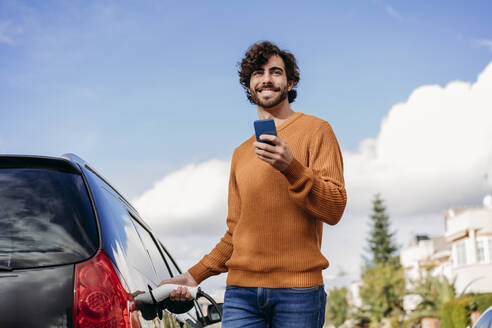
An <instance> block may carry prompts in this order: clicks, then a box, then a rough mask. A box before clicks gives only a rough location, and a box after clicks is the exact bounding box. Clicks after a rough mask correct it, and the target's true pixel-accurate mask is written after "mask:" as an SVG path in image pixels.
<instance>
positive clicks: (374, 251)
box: [359, 194, 405, 327]
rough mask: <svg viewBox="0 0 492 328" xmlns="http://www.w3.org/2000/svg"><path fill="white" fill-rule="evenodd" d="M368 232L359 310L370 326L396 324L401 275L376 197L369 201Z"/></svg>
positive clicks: (380, 202) (402, 290) (402, 285)
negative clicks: (371, 205) (367, 258)
mask: <svg viewBox="0 0 492 328" xmlns="http://www.w3.org/2000/svg"><path fill="white" fill-rule="evenodd" d="M372 209H373V213H372V215H371V223H372V227H371V231H370V235H369V238H368V240H367V241H368V243H369V252H370V257H371V258H370V259H369V260H368V261H366V264H365V267H364V268H363V269H362V285H361V287H360V289H359V293H360V297H361V299H362V303H363V306H362V310H363V313H365V315H367V316H368V317H369V318H370V320H371V326H373V327H377V326H380V324H381V322H382V321H383V320H391V321H395V322H399V321H400V320H401V317H402V314H403V313H404V311H403V296H404V295H405V275H404V272H403V268H402V267H401V265H400V262H399V258H398V256H396V255H395V253H396V251H397V247H396V245H395V243H394V242H393V236H394V233H391V232H390V222H389V216H388V214H386V207H385V205H384V202H383V200H382V199H381V196H380V195H379V194H376V195H375V197H374V200H373V207H372Z"/></svg>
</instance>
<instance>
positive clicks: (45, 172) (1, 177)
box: [0, 168, 98, 271]
mask: <svg viewBox="0 0 492 328" xmlns="http://www.w3.org/2000/svg"><path fill="white" fill-rule="evenodd" d="M97 248H98V234H97V226H96V221H95V217H94V213H93V211H92V207H91V203H90V200H89V197H88V194H87V189H86V187H85V184H84V181H83V179H82V176H80V175H79V174H75V173H68V172H63V171H58V170H51V169H36V168H34V169H33V168H0V269H4V270H5V269H7V270H8V269H21V268H32V267H42V266H51V265H59V264H68V263H74V262H78V261H82V260H85V259H87V258H89V257H90V256H91V255H92V254H94V253H95V251H96V250H97ZM0 271H1V270H0Z"/></svg>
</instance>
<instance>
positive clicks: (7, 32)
mask: <svg viewBox="0 0 492 328" xmlns="http://www.w3.org/2000/svg"><path fill="white" fill-rule="evenodd" d="M20 33H22V28H20V27H18V26H14V25H12V23H11V22H9V21H5V20H0V44H2V43H3V44H7V45H13V44H15V37H16V36H17V35H19V34H20Z"/></svg>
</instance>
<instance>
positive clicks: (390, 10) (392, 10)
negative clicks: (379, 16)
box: [384, 4, 403, 21]
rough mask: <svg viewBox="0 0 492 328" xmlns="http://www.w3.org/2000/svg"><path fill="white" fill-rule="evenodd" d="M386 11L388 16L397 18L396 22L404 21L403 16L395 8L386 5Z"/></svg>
mask: <svg viewBox="0 0 492 328" xmlns="http://www.w3.org/2000/svg"><path fill="white" fill-rule="evenodd" d="M384 10H385V11H386V13H388V15H390V16H391V17H393V18H395V19H396V20H399V21H401V20H402V19H403V18H402V17H401V15H400V14H399V13H398V12H397V11H396V10H395V8H393V7H392V6H390V5H388V4H385V5H384Z"/></svg>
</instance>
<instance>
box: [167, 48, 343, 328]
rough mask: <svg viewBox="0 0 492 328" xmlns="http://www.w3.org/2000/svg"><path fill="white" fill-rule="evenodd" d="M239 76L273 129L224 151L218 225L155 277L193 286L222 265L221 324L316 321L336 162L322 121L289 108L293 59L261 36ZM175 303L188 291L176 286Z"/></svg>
mask: <svg viewBox="0 0 492 328" xmlns="http://www.w3.org/2000/svg"><path fill="white" fill-rule="evenodd" d="M239 77H240V83H241V85H242V86H243V87H244V88H245V91H246V94H247V97H248V99H249V100H250V102H251V103H253V104H255V105H256V109H257V111H258V116H259V118H260V119H273V120H274V121H275V125H276V128H277V134H278V136H272V135H262V136H261V139H262V140H263V141H270V142H272V143H273V146H272V145H269V144H267V143H264V142H257V141H255V137H254V136H252V137H251V138H249V139H248V140H246V141H245V142H244V143H242V144H241V145H240V146H239V147H237V148H236V149H235V151H234V154H233V157H232V162H231V173H230V178H229V196H228V197H229V199H228V216H227V227H228V230H227V231H226V233H225V234H224V236H223V237H222V239H221V240H220V242H219V243H218V244H217V245H216V246H215V248H214V249H213V250H212V251H211V252H210V253H209V254H207V255H205V256H204V257H203V259H202V260H201V261H200V262H198V263H197V264H196V265H194V266H193V267H191V268H190V269H189V270H188V272H186V273H184V274H182V275H180V276H178V277H175V278H173V279H170V280H167V281H163V282H162V283H161V284H164V283H178V284H182V285H189V286H196V285H197V284H198V283H200V282H202V281H203V280H205V279H206V278H208V277H210V276H212V275H216V274H219V273H222V272H228V276H227V288H226V293H225V299H224V311H223V320H222V327H225V328H232V327H296V328H298V327H322V326H323V322H324V311H325V303H326V293H325V291H324V286H323V278H322V275H321V271H322V270H323V269H326V268H327V267H328V261H327V260H326V258H325V257H324V256H323V254H322V253H321V239H322V235H323V223H328V224H329V225H334V224H336V223H337V222H338V221H339V220H340V219H341V217H342V214H343V211H344V209H345V204H346V192H345V187H344V179H343V161H342V155H341V152H340V148H339V146H338V142H337V140H336V138H335V135H334V133H333V131H332V129H331V127H330V125H329V124H328V123H327V122H326V121H323V120H321V119H319V118H316V117H314V116H310V115H306V114H303V113H300V112H294V111H293V110H292V108H291V107H290V104H291V103H292V102H293V101H294V100H295V98H296V95H297V92H296V90H295V87H296V85H297V83H298V82H299V70H298V67H297V64H296V60H295V57H294V56H293V55H292V54H291V53H289V52H287V51H285V50H280V49H279V48H278V47H277V46H276V45H274V44H272V43H270V42H261V43H256V44H254V45H252V46H251V47H250V48H249V49H248V51H247V52H246V55H245V57H244V59H243V60H242V62H241V68H240V71H239ZM171 297H172V298H173V299H175V300H187V299H189V298H190V296H189V292H188V291H187V289H186V288H183V287H180V288H178V289H177V290H175V291H174V292H173V293H172V294H171Z"/></svg>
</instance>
